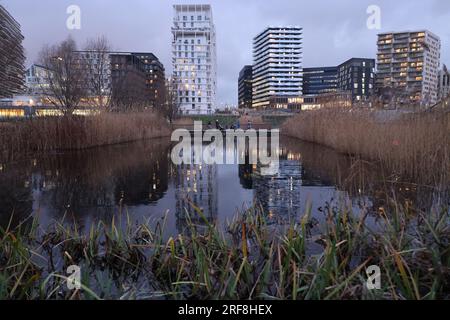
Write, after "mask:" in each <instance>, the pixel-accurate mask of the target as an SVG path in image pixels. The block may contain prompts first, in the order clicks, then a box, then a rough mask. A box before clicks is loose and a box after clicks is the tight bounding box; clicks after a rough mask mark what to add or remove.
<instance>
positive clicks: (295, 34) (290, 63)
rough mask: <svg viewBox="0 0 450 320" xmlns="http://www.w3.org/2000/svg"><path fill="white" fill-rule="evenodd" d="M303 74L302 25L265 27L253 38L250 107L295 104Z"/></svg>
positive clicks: (300, 93)
mask: <svg viewBox="0 0 450 320" xmlns="http://www.w3.org/2000/svg"><path fill="white" fill-rule="evenodd" d="M302 74H303V70H302V28H300V27H295V26H292V27H268V28H267V29H265V30H264V31H263V32H261V33H260V34H258V35H257V36H256V37H255V38H254V39H253V108H287V107H288V106H289V105H296V104H298V102H299V101H298V99H300V96H301V95H302V77H303V76H302Z"/></svg>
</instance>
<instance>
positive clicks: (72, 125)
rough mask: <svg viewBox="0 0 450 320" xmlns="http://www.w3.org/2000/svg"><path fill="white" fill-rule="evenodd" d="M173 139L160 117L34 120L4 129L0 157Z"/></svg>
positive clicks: (130, 115) (109, 115)
mask: <svg viewBox="0 0 450 320" xmlns="http://www.w3.org/2000/svg"><path fill="white" fill-rule="evenodd" d="M168 135H170V130H169V127H168V125H167V122H166V121H165V120H164V119H163V118H162V117H161V116H159V115H157V114H156V113H152V112H136V113H101V114H99V115H95V116H90V117H80V116H70V117H69V116H67V117H45V118H34V119H29V120H24V121H17V122H12V123H3V124H1V125H0V150H1V152H0V156H1V157H2V158H3V159H5V158H6V159H13V158H15V157H17V156H19V155H23V154H24V153H25V154H26V153H34V152H43V151H55V150H77V149H84V148H90V147H96V146H101V145H111V144H117V143H124V142H130V141H136V140H141V139H148V138H156V137H162V136H168Z"/></svg>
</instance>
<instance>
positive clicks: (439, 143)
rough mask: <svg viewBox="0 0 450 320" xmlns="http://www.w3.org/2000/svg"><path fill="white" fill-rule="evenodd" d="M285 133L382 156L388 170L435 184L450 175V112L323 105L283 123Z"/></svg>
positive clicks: (363, 155) (372, 157) (343, 149)
mask: <svg viewBox="0 0 450 320" xmlns="http://www.w3.org/2000/svg"><path fill="white" fill-rule="evenodd" d="M383 117H384V118H385V119H383ZM282 133H283V134H286V135H289V136H292V137H295V138H299V139H302V140H305V141H310V142H314V143H319V144H322V145H326V146H328V147H331V148H334V149H335V150H337V151H339V152H342V153H345V154H350V155H354V156H358V157H361V158H363V159H366V160H373V161H379V162H380V163H381V164H382V165H383V167H384V169H386V170H387V173H388V174H392V173H394V174H398V175H403V174H406V175H409V176H411V177H414V178H418V179H420V180H421V181H424V182H425V183H432V184H441V183H448V181H449V180H448V179H449V173H450V139H449V137H450V113H448V112H425V113H415V114H404V115H402V116H398V115H396V116H395V118H392V119H389V117H385V116H383V115H382V114H381V116H380V114H379V113H377V112H371V111H364V110H347V109H344V110H343V109H322V110H316V111H307V112H302V113H301V114H299V115H297V116H295V117H294V118H292V119H290V120H289V121H287V122H286V123H285V124H284V125H283V128H282Z"/></svg>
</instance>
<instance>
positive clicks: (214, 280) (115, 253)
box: [0, 203, 450, 300]
mask: <svg viewBox="0 0 450 320" xmlns="http://www.w3.org/2000/svg"><path fill="white" fill-rule="evenodd" d="M392 207H393V209H392V211H391V212H385V211H383V210H382V211H380V217H379V218H380V221H381V224H380V225H381V226H382V227H381V230H378V231H377V232H374V231H373V230H371V229H370V228H369V227H368V226H367V223H366V219H367V214H366V213H364V212H363V213H362V214H361V215H360V216H358V217H357V216H355V215H353V214H352V212H351V210H349V209H347V206H345V205H342V206H341V207H339V208H327V209H326V210H325V211H324V214H325V216H326V220H325V221H326V223H325V224H324V225H321V226H315V224H314V219H312V217H311V216H310V213H309V212H306V213H305V215H304V216H303V217H302V218H301V219H300V220H299V221H298V222H297V223H295V224H292V225H290V226H285V227H283V228H279V227H278V228H275V227H274V226H272V225H270V223H269V222H270V217H266V215H265V214H264V213H262V212H261V210H260V209H258V208H253V209H251V210H248V211H247V212H244V213H242V214H240V215H238V216H237V217H236V218H235V219H234V220H233V221H231V222H229V224H228V226H227V228H226V232H222V231H219V229H218V228H217V227H216V226H213V225H210V224H208V222H207V219H206V218H204V217H203V215H202V213H201V211H200V210H198V211H197V214H198V215H197V216H196V217H192V219H191V218H190V217H187V222H188V224H187V228H186V232H185V233H184V234H179V235H177V236H175V237H171V238H167V237H165V236H164V231H165V228H166V227H165V220H164V219H163V220H159V221H157V222H156V223H150V222H147V223H143V224H139V225H137V224H135V223H133V222H132V221H131V220H130V217H128V216H127V215H126V214H121V213H119V214H118V215H117V216H115V217H112V218H111V220H109V221H107V222H99V223H98V224H96V225H92V226H91V227H90V228H88V230H86V229H84V230H83V229H82V228H80V226H78V225H77V224H76V223H74V222H72V221H63V222H61V223H56V222H55V223H54V224H53V225H51V226H49V227H45V228H41V227H40V226H39V225H38V220H37V219H34V220H33V221H32V222H31V223H29V224H26V223H24V224H22V225H20V226H18V227H15V228H11V227H7V228H6V229H3V230H1V231H0V298H1V299H103V298H107V299H119V298H121V299H161V298H163V299H396V300H397V299H398V300H400V299H448V298H450V247H449V240H450V228H449V225H450V224H449V222H450V217H449V209H448V208H447V207H446V208H441V209H436V210H435V211H433V212H427V213H422V212H418V211H412V210H411V209H408V208H402V207H400V206H399V205H398V204H395V203H394V204H393V206H392ZM194 221H196V222H194ZM315 228H316V229H317V230H319V232H314V233H313V232H312V231H313V229H315ZM317 230H316V231H317ZM313 234H314V236H313ZM313 244H315V245H316V246H319V247H320V248H321V249H320V250H319V251H318V252H315V254H311V252H310V248H311V245H313ZM74 264H76V265H79V266H80V267H81V270H82V284H83V285H82V289H80V290H75V291H71V290H68V289H67V285H66V282H67V278H66V277H67V273H66V269H67V267H68V266H69V265H74ZM370 265H378V266H379V267H380V268H381V272H382V288H381V290H373V291H369V290H367V289H366V279H367V276H366V273H365V270H366V268H367V267H368V266H370Z"/></svg>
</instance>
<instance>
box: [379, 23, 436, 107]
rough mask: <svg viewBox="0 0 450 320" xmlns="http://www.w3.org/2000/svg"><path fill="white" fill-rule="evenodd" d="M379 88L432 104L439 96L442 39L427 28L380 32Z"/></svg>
mask: <svg viewBox="0 0 450 320" xmlns="http://www.w3.org/2000/svg"><path fill="white" fill-rule="evenodd" d="M377 44H378V54H377V88H379V89H381V90H383V89H389V88H392V89H394V90H395V92H394V94H396V95H400V94H401V95H403V96H404V97H405V100H407V101H408V102H411V103H415V104H420V105H424V106H427V105H432V104H434V103H436V101H437V98H438V76H439V68H440V58H441V53H440V51H441V40H440V39H439V37H438V36H436V35H435V34H433V33H432V32H430V31H427V30H419V31H405V32H396V33H381V34H379V35H378V43H377Z"/></svg>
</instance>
